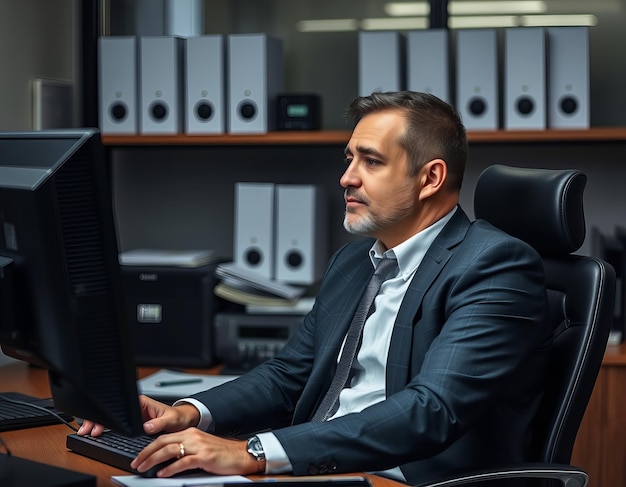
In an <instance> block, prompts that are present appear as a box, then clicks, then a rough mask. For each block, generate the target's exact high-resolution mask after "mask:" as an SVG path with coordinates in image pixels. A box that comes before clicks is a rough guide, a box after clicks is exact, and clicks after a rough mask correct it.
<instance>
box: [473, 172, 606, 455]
mask: <svg viewBox="0 0 626 487" xmlns="http://www.w3.org/2000/svg"><path fill="white" fill-rule="evenodd" d="M586 183H587V177H586V175H585V174H584V173H582V172H580V171H578V170H569V169H567V170H554V169H528V168H518V167H509V166H503V165H494V166H490V167H488V168H487V169H485V170H484V171H483V173H482V174H481V175H480V177H479V180H478V183H477V186H476V191H475V194H474V213H475V216H476V218H481V219H485V220H487V221H489V222H490V223H491V224H493V225H494V226H496V227H498V228H500V229H502V230H504V231H506V232H507V233H509V234H511V235H514V236H515V237H517V238H520V239H521V240H524V241H526V242H528V243H529V244H530V245H532V246H533V247H534V248H535V249H536V250H537V251H538V252H539V254H540V255H541V256H542V258H543V262H544V267H545V273H546V284H547V287H548V295H549V300H550V313H551V317H552V319H553V324H554V329H555V337H554V343H553V346H552V349H551V352H550V359H549V362H550V363H549V367H548V369H547V374H546V377H547V384H546V389H545V393H544V395H543V398H542V401H541V404H540V406H539V410H538V412H537V416H536V419H535V423H534V427H533V428H534V429H533V435H534V438H533V442H532V452H531V454H532V456H533V458H531V459H529V460H531V461H537V462H549V463H565V464H569V463H570V461H571V455H572V449H573V446H574V441H575V439H576V433H577V432H578V428H579V426H580V422H581V420H582V417H583V414H584V412H585V409H586V407H587V403H588V402H589V398H590V396H591V392H592V390H593V386H594V384H595V381H596V378H597V375H598V372H599V370H600V365H601V363H602V358H603V356H604V352H605V349H606V344H607V340H608V335H609V331H610V326H611V321H612V317H613V310H614V299H615V271H614V270H613V268H612V267H611V266H610V265H609V264H607V263H606V262H604V261H602V260H600V259H596V258H593V257H588V256H582V255H573V254H572V253H573V252H575V251H577V250H578V249H579V248H580V246H581V245H582V243H583V241H584V239H585V217H584V210H583V192H584V189H585V186H586Z"/></svg>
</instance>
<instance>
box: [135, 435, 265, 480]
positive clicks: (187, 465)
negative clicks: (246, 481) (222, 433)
mask: <svg viewBox="0 0 626 487" xmlns="http://www.w3.org/2000/svg"><path fill="white" fill-rule="evenodd" d="M172 459H175V461H174V463H171V464H169V465H167V466H165V467H164V468H162V469H161V470H159V471H158V472H157V477H170V476H172V475H174V474H177V473H180V472H183V471H185V470H191V469H202V470H204V471H206V472H209V473H214V474H217V475H247V474H253V473H258V465H257V461H256V460H255V459H254V458H253V457H252V456H251V455H250V454H249V453H248V451H247V443H246V442H245V441H240V440H231V439H224V438H219V437H217V436H214V435H211V434H209V433H205V432H203V431H200V430H199V429H197V428H187V429H186V430H184V431H180V432H176V433H170V434H165V435H161V436H159V437H158V438H156V439H155V440H154V441H153V442H152V443H151V444H150V445H148V446H147V447H146V448H145V449H144V450H143V451H142V452H141V453H139V455H137V458H135V459H134V460H133V461H132V462H131V464H130V466H131V467H132V468H134V469H136V470H137V471H139V472H145V471H147V470H149V469H150V468H152V467H153V466H155V465H158V464H161V463H163V462H167V461H168V460H172Z"/></svg>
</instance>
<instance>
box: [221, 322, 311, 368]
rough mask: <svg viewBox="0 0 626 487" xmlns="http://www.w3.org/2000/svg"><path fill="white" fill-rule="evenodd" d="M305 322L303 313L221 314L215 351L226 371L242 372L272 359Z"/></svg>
mask: <svg viewBox="0 0 626 487" xmlns="http://www.w3.org/2000/svg"><path fill="white" fill-rule="evenodd" d="M301 322H302V315H287V314H254V315H253V314H247V313H238V312H223V313H217V314H216V315H215V322H214V325H215V353H216V356H217V358H218V359H219V360H220V362H222V363H223V364H224V370H223V373H225V374H240V373H243V372H245V371H246V370H250V369H252V368H253V367H255V366H257V365H258V364H260V363H261V362H265V361H266V360H269V359H271V358H272V357H274V355H276V353H277V352H279V351H280V350H281V349H282V348H283V347H284V346H285V344H286V343H287V341H288V340H289V339H290V338H291V336H292V335H293V333H294V331H295V330H296V328H297V327H298V326H300V323H301Z"/></svg>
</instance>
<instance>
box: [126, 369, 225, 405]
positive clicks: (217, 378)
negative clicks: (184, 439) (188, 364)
mask: <svg viewBox="0 0 626 487" xmlns="http://www.w3.org/2000/svg"><path fill="white" fill-rule="evenodd" d="M236 378H237V376H236V375H204V374H189V373H187V372H176V371H173V370H166V369H162V370H159V371H158V372H155V373H154V374H151V375H149V376H147V377H144V378H143V379H141V380H139V381H137V386H138V389H139V392H140V393H141V394H145V395H146V396H150V397H153V398H154V399H160V400H171V399H174V400H175V399H180V398H182V397H188V396H191V395H192V394H196V393H197V392H202V391H206V390H207V389H211V388H213V387H215V386H218V385H220V384H224V383H225V382H228V381H231V380H233V379H236Z"/></svg>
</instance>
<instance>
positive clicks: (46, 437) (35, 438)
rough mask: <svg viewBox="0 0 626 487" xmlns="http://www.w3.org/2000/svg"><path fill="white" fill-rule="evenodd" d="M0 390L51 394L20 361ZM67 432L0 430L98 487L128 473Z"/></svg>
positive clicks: (61, 428) (20, 448)
mask: <svg viewBox="0 0 626 487" xmlns="http://www.w3.org/2000/svg"><path fill="white" fill-rule="evenodd" d="M155 370H156V368H141V369H140V370H139V375H140V376H141V377H143V376H145V375H147V374H149V373H151V372H154V371H155ZM194 372H198V371H194ZM0 391H17V392H23V393H25V394H30V395H32V396H35V397H42V398H43V397H50V387H49V385H48V376H47V373H46V371H44V370H41V369H36V368H31V367H29V366H27V365H26V364H24V363H21V362H17V363H11V364H8V365H3V366H0ZM70 433H72V431H71V430H70V429H69V428H68V427H67V426H65V425H53V426H43V427H39V428H28V429H23V430H14V431H6V432H2V433H0V435H1V436H2V438H3V439H4V441H5V443H6V444H7V446H8V447H9V448H10V449H11V452H12V453H13V455H15V456H18V457H22V458H27V459H29V460H35V461H38V462H41V463H46V464H49V465H55V466H57V467H63V468H67V469H70V470H75V471H79V472H83V473H87V474H91V475H95V476H96V477H97V478H98V487H113V486H117V484H115V483H113V481H111V476H112V475H127V474H128V472H125V471H123V470H119V469H117V468H114V467H111V466H109V465H105V464H104V463H100V462H97V461H95V460H91V459H89V458H86V457H83V456H81V455H78V454H76V453H73V452H71V451H69V450H67V449H66V447H65V437H66V436H67V435H68V434H70ZM366 476H367V477H368V478H370V480H371V482H372V485H373V486H374V487H402V486H404V484H401V483H399V482H394V481H393V480H389V479H385V478H382V477H378V476H376V475H366ZM251 478H255V477H251ZM404 487H406V486H404Z"/></svg>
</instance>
